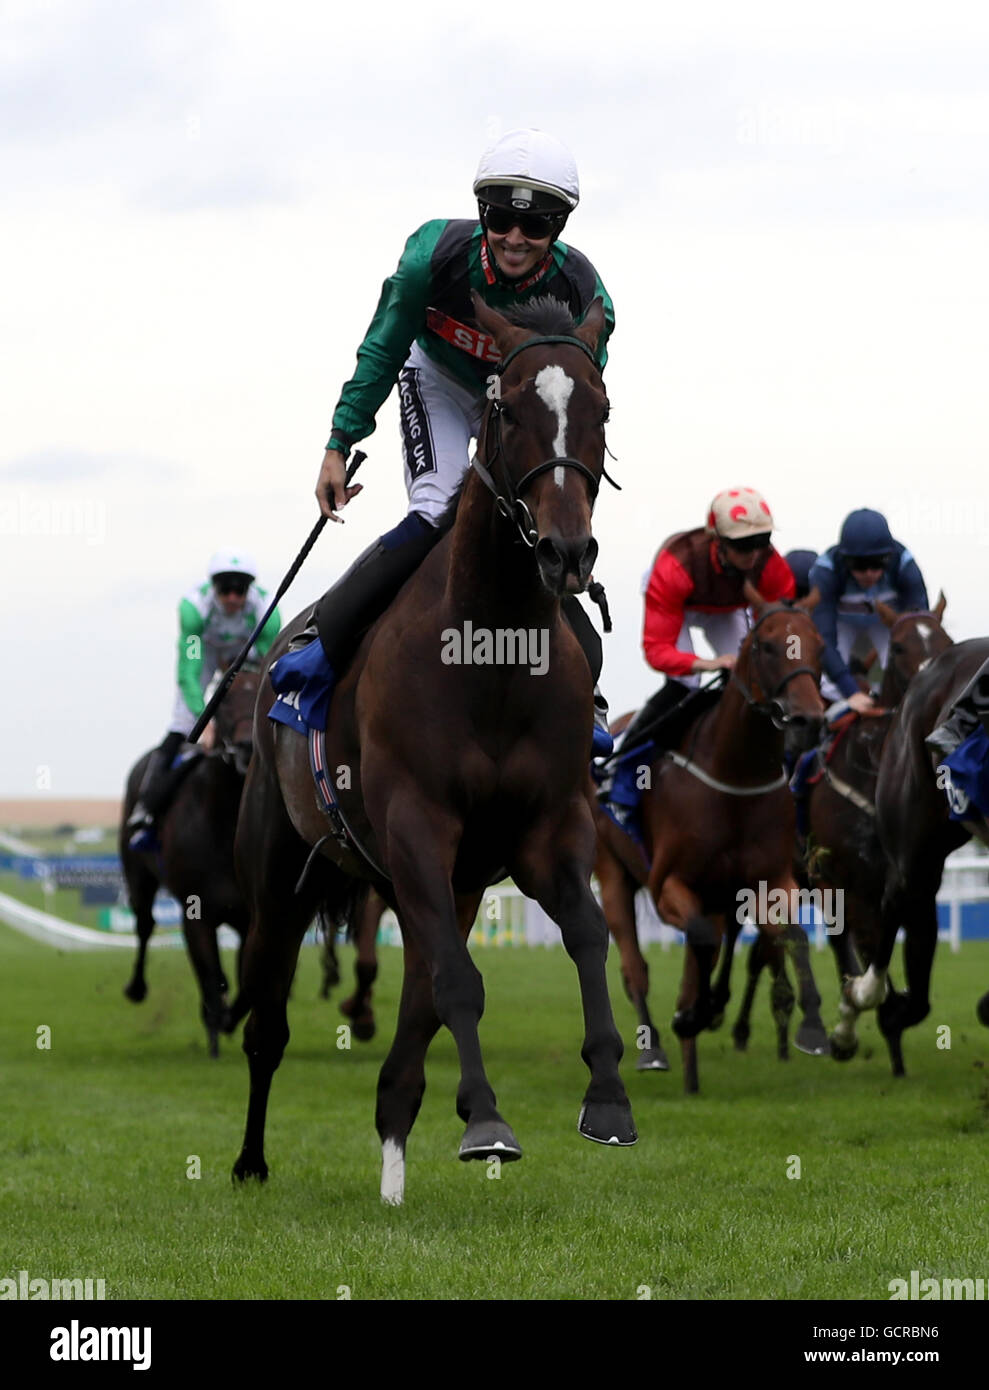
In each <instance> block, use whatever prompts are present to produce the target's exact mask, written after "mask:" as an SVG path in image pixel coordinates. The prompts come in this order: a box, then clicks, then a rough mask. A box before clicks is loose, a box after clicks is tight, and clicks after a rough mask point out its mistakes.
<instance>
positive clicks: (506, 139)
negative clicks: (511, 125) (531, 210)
mask: <svg viewBox="0 0 989 1390" xmlns="http://www.w3.org/2000/svg"><path fill="white" fill-rule="evenodd" d="M492 184H494V185H497V186H499V187H502V188H514V187H516V186H517V187H518V188H519V200H518V206H525V205H526V204H528V203H531V202H532V192H533V191H534V192H537V193H549V194H550V195H551V196H553V197H556V198H559V199H560V201H561V202H562V203H564V204H565V205H566V206H567V207H568V208H570V210H571V211H572V210H573V209H574V208H575V207H576V206H577V204H578V203H579V202H580V184H579V183H578V181H577V165H576V162H575V160H574V157H573V155H572V154H571V153H570V151H569V150H568V149H567V147H566V145H564V144H563V142H562V141H561V140H557V138H556V136H555V135H548V134H547V133H546V131H545V130H510V131H508V132H507V133H506V134H505V135H502V136H500V137H499V139H497V140H496V141H495V143H494V144H493V145H491V146H489V148H488V149H486V150H485V151H484V153H483V154H482V155H481V162H480V164H479V165H478V166H477V175H476V177H475V179H474V192H475V194H477V193H478V192H479V190H480V189H482V188H486V187H490V186H491V185H492ZM512 201H513V202H515V199H514V198H513V200H512Z"/></svg>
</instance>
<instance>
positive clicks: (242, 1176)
mask: <svg viewBox="0 0 989 1390" xmlns="http://www.w3.org/2000/svg"><path fill="white" fill-rule="evenodd" d="M231 1177H232V1179H233V1181H234V1182H245V1181H246V1180H247V1179H248V1178H257V1180H258V1182H267V1181H268V1165H267V1163H265V1161H264V1159H263V1158H262V1159H261V1160H260V1161H259V1162H255V1161H253V1160H252V1159H249V1158H248V1157H247V1156H246V1155H245V1154H243V1153H242V1154H241V1156H240V1158H238V1160H237V1162H236V1163H235V1164H234V1166H233V1172H232V1173H231Z"/></svg>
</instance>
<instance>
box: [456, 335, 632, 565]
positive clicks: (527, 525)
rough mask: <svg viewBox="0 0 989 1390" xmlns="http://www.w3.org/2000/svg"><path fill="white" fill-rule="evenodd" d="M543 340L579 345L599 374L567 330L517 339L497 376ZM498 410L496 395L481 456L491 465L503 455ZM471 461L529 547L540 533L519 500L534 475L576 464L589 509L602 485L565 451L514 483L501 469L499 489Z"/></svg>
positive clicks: (477, 462) (587, 350) (486, 471)
mask: <svg viewBox="0 0 989 1390" xmlns="http://www.w3.org/2000/svg"><path fill="white" fill-rule="evenodd" d="M546 343H564V344H566V345H567V346H568V347H576V348H580V350H581V352H582V353H583V354H584V356H585V357H588V358H589V359H590V360H591V362H592V363H593V364H594V370H595V371H596V372H598V374H599V375H600V369H599V367H598V364H597V359H596V358H595V356H594V353H593V352H592V351H591V349H590V348H589V347H588V346H587V344H586V343H584V342H582V341H581V340H580V338H572V337H569V336H568V335H566V334H557V333H554V334H548V335H546V336H544V337H540V338H529V339H528V340H527V341H526V342H524V343H520V344H519V345H518V347H514V348H512V350H511V352H510V353H509V354H508V356H507V357H504V358H503V359H502V361H501V363H500V364H499V366H498V368H497V372H498V376H499V377H500V376H501V375H502V373H503V372H504V371H505V368H506V367H507V366H508V364H509V363H510V362H511V361H513V360H514V358H516V357H517V356H518V355H519V353H520V352H525V350H526V349H527V348H532V347H541V346H543V345H544V344H546ZM501 413H502V404H501V401H500V400H499V399H497V398H495V399H494V400H492V402H491V408H490V411H489V413H488V419H487V424H486V426H485V436H484V457H485V459H486V460H487V461H488V462H490V464H491V466H492V468H493V467H494V463H495V460H496V459H498V458H499V457H502V458H503V457H504V450H503V449H502V444H501ZM492 427H493V429H494V433H495V446H494V449H493V450H489V449H488V438H489V436H490V434H491V431H492ZM471 464H472V466H473V468H474V471H475V472H476V473H477V474H478V476H479V477H480V479H481V481H482V482H483V483H484V486H485V487H486V488H487V489H488V491H489V492H490V493H491V495H492V496H493V497H494V499H495V507H496V508H497V510H498V511H499V512H500V513H501V515H502V516H503V517H505V518H506V520H508V521H514V523H515V525H516V527H517V528H518V532H519V535H520V536H521V538H522V540H523V542H524V543H525V544H526V545H527V546H528V547H529V549H530V550H531V549H533V548H534V546H535V544H536V542H537V540H538V539H539V533H538V530H537V528H536V523H535V521H534V520H533V517H532V513H531V512H530V511H529V508H528V507H527V506H526V504H525V503H524V502H523V501H522V493H523V492H524V491H525V489H526V488H527V487H528V486H529V484H530V483H532V482H533V481H534V480H535V479H536V478H538V477H540V475H541V474H543V473H547V472H548V471H549V470H550V469H551V468H575V469H576V470H577V471H578V473H580V474H582V475H583V477H584V478H586V479H587V482H588V485H589V487H590V490H591V508H592V510H593V507H594V503H595V501H596V499H597V495H598V488H599V487H600V485H601V480H600V478H598V477H596V476H595V474H594V473H592V472H591V470H590V469H589V468H588V467H587V465H586V464H584V463H581V461H580V459H576V458H571V457H570V455H568V454H558V455H555V456H554V457H553V458H548V459H544V460H543V462H542V463H537V464H536V466H535V467H534V468H530V469H529V471H528V473H526V474H525V475H524V477H522V478H520V480H519V481H518V482H517V483H513V482H512V480H511V478H510V477H509V476H508V473H507V470H503V472H504V473H505V488H504V491H502V489H500V488H499V486H498V484H497V483H496V481H495V479H494V477H493V475H492V472H491V470H490V469H489V468H488V467H487V466H486V464H484V463H481V461H480V459H479V458H478V456H477V454H475V455H474V458H473V459H472V460H471ZM601 475H602V477H604V478H607V479H608V482H609V483H611V486H612V487H614V488H617V489H618V491H619V492H620V491H621V488H620V487H619V485H618V483H616V482H615V480H614V479H613V478H611V477H609V476H608V472H607V470H606V469H605V468H604V467H602V469H601ZM506 494H507V495H506Z"/></svg>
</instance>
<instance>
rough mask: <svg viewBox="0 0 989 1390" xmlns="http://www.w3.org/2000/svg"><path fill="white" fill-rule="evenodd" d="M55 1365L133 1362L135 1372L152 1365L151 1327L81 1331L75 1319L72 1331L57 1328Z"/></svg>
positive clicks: (53, 1348)
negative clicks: (80, 1362)
mask: <svg viewBox="0 0 989 1390" xmlns="http://www.w3.org/2000/svg"><path fill="white" fill-rule="evenodd" d="M51 1340H52V1345H51V1350H50V1352H49V1353H48V1354H49V1356H50V1357H51V1359H52V1360H53V1361H131V1362H133V1365H134V1370H135V1371H146V1370H148V1368H149V1367H150V1365H151V1328H150V1327H80V1326H79V1322H78V1320H77V1319H76V1318H73V1319H72V1321H71V1322H70V1323H69V1325H68V1327H53V1328H52V1333H51Z"/></svg>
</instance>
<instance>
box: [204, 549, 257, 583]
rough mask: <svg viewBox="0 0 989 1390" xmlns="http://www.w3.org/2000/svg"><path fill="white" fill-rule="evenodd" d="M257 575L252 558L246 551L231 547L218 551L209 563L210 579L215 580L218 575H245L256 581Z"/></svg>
mask: <svg viewBox="0 0 989 1390" xmlns="http://www.w3.org/2000/svg"><path fill="white" fill-rule="evenodd" d="M257 573H258V567H257V565H256V564H255V562H254V556H253V555H249V554H248V553H247V551H246V550H234V549H233V548H232V547H231V546H228V547H227V548H226V549H224V550H218V551H217V552H216V554H215V555H214V556H213V557H212V559H211V560H210V562H209V577H210V579H215V578H216V576H217V575H218V574H246V575H248V576H249V578H251V579H256V578H257Z"/></svg>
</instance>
